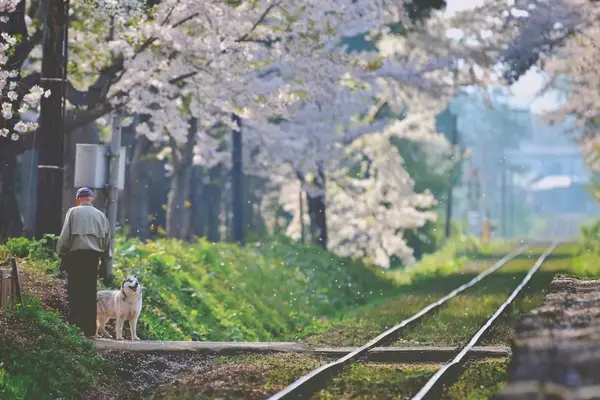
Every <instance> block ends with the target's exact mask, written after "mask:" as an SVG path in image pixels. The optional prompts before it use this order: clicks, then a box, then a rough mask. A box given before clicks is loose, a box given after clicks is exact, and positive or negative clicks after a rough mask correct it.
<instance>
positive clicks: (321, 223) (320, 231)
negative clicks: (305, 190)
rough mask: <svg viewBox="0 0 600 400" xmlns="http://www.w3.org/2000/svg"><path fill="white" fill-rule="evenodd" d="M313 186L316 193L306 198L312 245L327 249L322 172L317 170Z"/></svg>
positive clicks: (323, 178)
mask: <svg viewBox="0 0 600 400" xmlns="http://www.w3.org/2000/svg"><path fill="white" fill-rule="evenodd" d="M313 184H314V185H315V187H316V188H317V193H316V194H313V195H312V196H310V195H309V196H307V198H308V202H307V203H308V215H309V217H310V233H311V238H312V243H313V244H315V245H317V246H321V247H322V248H324V249H327V215H326V211H327V210H326V205H325V173H324V172H323V170H319V172H318V176H317V178H316V179H315V182H314V183H313Z"/></svg>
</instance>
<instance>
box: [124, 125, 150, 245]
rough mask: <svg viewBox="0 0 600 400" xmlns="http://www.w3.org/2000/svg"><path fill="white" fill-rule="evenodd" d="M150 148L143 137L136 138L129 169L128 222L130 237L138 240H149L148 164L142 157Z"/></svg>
mask: <svg viewBox="0 0 600 400" xmlns="http://www.w3.org/2000/svg"><path fill="white" fill-rule="evenodd" d="M151 148H152V142H151V141H150V140H149V139H148V138H147V137H146V136H144V135H140V136H138V138H137V140H136V142H135V146H134V149H133V157H132V159H131V166H130V168H129V182H130V188H129V195H128V203H127V208H128V212H127V214H128V218H127V219H128V222H129V228H130V229H129V234H130V236H134V237H138V238H139V239H140V240H147V239H149V238H150V231H149V230H148V215H149V214H150V207H149V199H150V194H149V190H148V186H149V185H148V181H149V176H148V173H147V168H146V166H147V164H148V162H147V161H146V160H144V157H145V156H146V155H147V154H148V152H149V151H150V149H151Z"/></svg>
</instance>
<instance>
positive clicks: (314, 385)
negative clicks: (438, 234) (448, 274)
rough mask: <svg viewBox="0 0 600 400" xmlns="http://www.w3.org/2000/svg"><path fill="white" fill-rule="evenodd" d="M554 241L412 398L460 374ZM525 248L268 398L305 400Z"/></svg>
mask: <svg viewBox="0 0 600 400" xmlns="http://www.w3.org/2000/svg"><path fill="white" fill-rule="evenodd" d="M557 246H558V243H557V242H555V243H552V244H550V245H549V246H548V247H547V248H546V250H545V251H544V253H543V254H542V255H541V256H540V257H539V258H538V259H537V261H536V262H535V264H534V265H533V266H532V267H531V269H530V270H529V272H528V273H527V275H526V276H525V277H524V278H523V280H522V281H521V282H520V283H519V284H518V285H517V287H516V288H515V289H514V290H513V292H512V293H511V294H510V295H509V296H508V298H507V299H506V300H505V301H504V302H503V303H502V304H501V305H500V306H499V307H498V308H497V310H496V311H495V312H494V313H493V315H492V316H490V318H489V319H488V320H487V321H486V322H485V323H484V324H483V325H482V326H481V328H480V329H479V330H478V331H477V333H476V334H475V335H474V336H473V337H472V338H471V339H470V340H469V342H468V343H466V344H465V345H464V346H462V347H461V348H459V349H457V354H456V355H455V356H454V357H453V358H452V359H451V360H449V361H448V362H447V363H446V364H444V365H443V366H442V367H441V368H440V369H439V370H438V371H437V372H436V373H435V374H434V375H433V376H432V377H431V378H430V379H429V381H428V382H427V383H426V384H425V385H424V386H423V387H422V388H421V389H420V390H419V391H418V392H417V393H416V394H415V396H414V397H413V400H421V399H439V398H440V393H441V390H442V387H443V385H444V384H449V383H452V382H453V381H454V380H456V379H457V378H458V377H459V376H460V371H461V367H462V366H463V365H464V361H466V356H467V355H468V354H469V352H472V351H473V348H474V347H475V345H476V344H477V343H478V342H479V341H480V339H481V338H482V337H483V335H484V334H485V333H486V332H488V331H489V329H490V328H491V327H492V325H493V323H494V322H495V321H496V320H497V318H498V317H499V316H500V315H502V313H503V312H504V311H505V309H506V308H507V307H508V306H509V305H510V304H511V303H512V302H513V301H514V300H515V299H516V298H517V296H518V295H519V293H520V292H521V291H522V290H523V288H525V287H526V286H527V283H528V282H529V281H530V280H531V277H532V276H533V275H534V274H535V273H536V272H538V271H539V270H540V268H541V266H542V264H543V263H544V261H545V260H546V259H547V258H548V256H550V254H551V253H552V252H553V251H554V250H555V249H556V247H557ZM528 248H529V246H528V245H523V246H522V247H520V248H519V249H517V250H516V251H514V252H512V253H510V254H508V255H506V256H504V257H502V259H500V260H499V261H498V262H496V263H495V264H494V265H492V266H491V267H489V268H487V269H486V270H484V271H483V272H481V273H480V274H479V275H477V276H476V277H475V278H473V279H471V280H470V281H469V282H467V283H465V284H463V285H460V286H459V287H457V288H456V289H454V290H452V291H451V292H450V293H448V294H447V295H446V296H444V297H442V298H441V299H439V300H437V301H436V302H434V303H431V304H429V305H428V306H426V307H425V308H423V309H422V310H420V311H419V312H418V313H416V314H414V315H413V316H411V317H409V318H407V319H405V320H403V321H401V322H400V323H399V324H397V325H396V326H394V327H392V328H390V329H388V330H387V331H385V332H383V333H381V334H380V335H379V336H377V337H375V338H374V339H372V340H370V341H369V342H367V343H366V344H364V345H363V346H361V347H359V348H357V349H355V350H353V351H352V352H350V353H348V354H346V355H345V356H343V357H341V358H339V359H337V360H335V361H333V362H330V363H328V364H325V365H323V366H320V367H319V368H316V369H314V370H313V371H311V372H309V373H308V374H306V375H304V376H302V377H301V378H299V379H297V380H296V381H295V382H293V383H292V384H290V385H289V386H287V387H285V388H284V389H283V390H281V391H279V392H278V393H275V394H274V395H272V396H271V397H269V399H268V400H279V399H299V398H302V399H306V398H310V396H311V395H312V394H314V393H315V392H317V391H319V390H321V389H323V388H325V387H326V386H327V385H328V383H329V382H330V381H331V380H332V379H333V377H334V376H336V375H337V374H338V373H339V372H341V371H342V370H343V369H344V368H345V367H346V366H348V365H350V364H352V363H354V362H359V361H363V360H365V359H366V357H367V355H368V354H369V352H370V351H371V350H372V349H373V348H374V347H381V346H383V345H386V344H388V343H390V342H391V341H393V340H394V339H396V338H397V337H398V335H399V334H400V333H401V331H402V329H403V328H406V327H407V326H409V325H412V324H413V323H415V322H417V321H419V320H420V319H422V318H423V317H424V316H426V315H428V314H429V313H431V312H432V311H434V310H436V309H438V308H440V307H441V306H443V305H444V304H445V303H446V302H448V301H449V300H451V299H453V298H455V297H456V296H457V295H459V294H460V293H462V292H464V291H465V290H467V289H469V288H472V287H473V286H475V285H477V284H478V283H479V282H481V281H482V280H483V279H484V278H485V277H487V276H489V275H490V274H492V273H494V272H496V271H498V270H499V269H500V268H502V267H504V266H505V265H506V264H508V263H509V261H511V260H513V259H515V258H516V257H518V256H519V255H521V254H522V253H523V252H525V251H526V250H527V249H528Z"/></svg>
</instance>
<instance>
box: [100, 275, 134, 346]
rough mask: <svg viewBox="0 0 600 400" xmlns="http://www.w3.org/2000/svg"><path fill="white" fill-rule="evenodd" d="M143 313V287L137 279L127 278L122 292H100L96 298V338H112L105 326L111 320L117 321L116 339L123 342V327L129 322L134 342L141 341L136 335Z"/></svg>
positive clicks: (122, 286)
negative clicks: (139, 319) (126, 321)
mask: <svg viewBox="0 0 600 400" xmlns="http://www.w3.org/2000/svg"><path fill="white" fill-rule="evenodd" d="M141 312H142V285H140V282H139V281H138V279H137V278H135V277H134V278H127V279H126V280H125V281H124V282H123V284H122V285H121V290H100V291H98V296H97V297H96V313H97V316H96V337H100V336H99V335H98V332H100V334H101V335H103V336H105V337H108V338H111V339H112V336H111V335H110V334H109V333H108V332H106V329H105V325H106V323H107V322H108V320H110V319H111V318H113V319H116V326H115V332H116V336H117V337H116V339H117V340H123V325H124V324H125V320H128V321H129V331H130V332H131V339H132V340H140V339H139V338H138V337H137V335H136V325H137V321H138V318H139V317H140V313H141Z"/></svg>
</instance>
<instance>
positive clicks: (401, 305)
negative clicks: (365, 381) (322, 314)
mask: <svg viewBox="0 0 600 400" xmlns="http://www.w3.org/2000/svg"><path fill="white" fill-rule="evenodd" d="M539 255H540V253H539V252H533V251H532V252H531V253H530V256H531V258H530V259H516V260H512V261H510V262H509V263H508V264H507V265H506V266H504V267H503V268H501V269H500V270H499V271H497V272H495V273H494V274H492V275H490V276H488V277H486V278H485V279H484V280H483V281H482V282H480V283H479V284H477V285H475V286H474V287H473V288H471V289H467V290H466V291H465V292H463V293H462V294H459V295H458V296H457V297H455V298H453V299H451V300H449V301H448V302H447V303H446V304H445V305H444V306H443V307H441V308H440V309H439V310H438V311H434V312H432V313H431V314H428V315H427V316H425V317H424V318H423V319H422V321H421V322H420V323H418V324H415V325H412V326H409V327H407V328H406V329H405V330H403V332H402V334H401V336H400V337H399V338H398V341H397V343H396V345H398V346H433V345H436V346H458V345H461V344H464V343H465V342H466V341H468V339H469V338H470V337H471V336H472V335H473V334H475V332H477V331H478V330H479V328H480V327H481V325H482V324H483V323H484V322H485V321H486V320H487V319H488V318H489V317H490V316H491V315H492V314H493V313H494V312H495V310H496V309H497V308H498V307H499V306H500V304H502V303H503V302H504V301H505V300H506V298H507V297H508V296H509V295H510V293H511V292H512V291H513V290H514V289H515V287H516V286H517V285H518V284H519V283H520V282H521V280H522V279H523V278H524V277H525V275H526V274H527V272H528V270H529V269H530V268H531V267H532V266H533V263H534V262H535V260H536V259H537V257H538V256H539ZM493 262H494V261H492V260H486V261H484V262H480V263H476V264H474V265H472V266H471V268H467V270H463V271H460V270H457V271H455V272H451V270H448V269H443V270H441V271H435V272H434V273H431V272H429V273H427V274H423V275H415V276H413V277H412V281H411V283H410V284H406V285H405V286H403V287H400V288H399V289H398V290H399V293H401V295H399V296H398V297H396V298H394V299H391V300H388V301H385V302H384V303H382V304H377V305H372V306H367V307H364V308H362V309H359V310H356V311H355V312H353V313H349V314H346V315H345V316H344V318H339V319H337V320H330V321H328V324H329V327H328V329H327V330H326V331H323V332H319V333H314V334H311V335H307V336H306V337H305V338H303V340H304V341H305V342H307V343H310V344H314V345H329V346H357V345H361V344H363V343H365V342H366V341H368V340H370V339H372V338H373V337H375V336H377V335H378V334H380V333H381V332H382V331H384V330H386V329H388V328H391V327H392V326H394V325H396V324H398V323H399V322H400V321H402V320H404V319H406V318H408V317H410V316H412V315H414V314H415V313H417V312H418V311H420V310H421V309H423V308H424V307H426V306H427V305H429V304H431V303H432V302H434V301H436V300H438V299H439V298H441V297H443V296H444V295H446V294H447V293H449V292H450V291H451V290H452V289H454V288H455V287H457V286H459V285H460V284H462V283H465V282H467V281H469V280H471V279H472V278H474V277H475V276H476V275H477V274H479V273H480V272H481V270H483V269H484V268H486V267H489V266H491V265H492V264H493ZM565 271H569V260H568V259H560V258H558V259H549V260H547V261H546V263H545V264H544V266H543V267H542V270H541V271H539V272H538V273H537V274H536V275H534V276H533V278H532V279H531V281H530V282H529V284H528V285H527V287H526V288H525V289H524V291H523V292H522V296H520V297H519V298H517V300H515V302H514V303H513V305H512V307H511V308H510V311H509V315H507V316H504V317H501V318H500V319H499V320H498V324H497V325H496V326H495V328H494V330H493V331H492V334H491V336H490V337H488V338H486V343H488V344H493V345H508V344H509V340H510V337H511V335H512V330H513V326H514V323H515V322H516V320H517V318H518V317H519V316H520V315H522V314H523V313H526V312H529V311H530V310H531V309H532V308H534V307H535V306H537V305H538V304H540V303H541V301H542V300H543V296H544V294H545V290H546V288H547V286H548V283H549V282H550V280H551V279H552V278H553V277H554V276H555V274H557V273H561V272H565Z"/></svg>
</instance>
